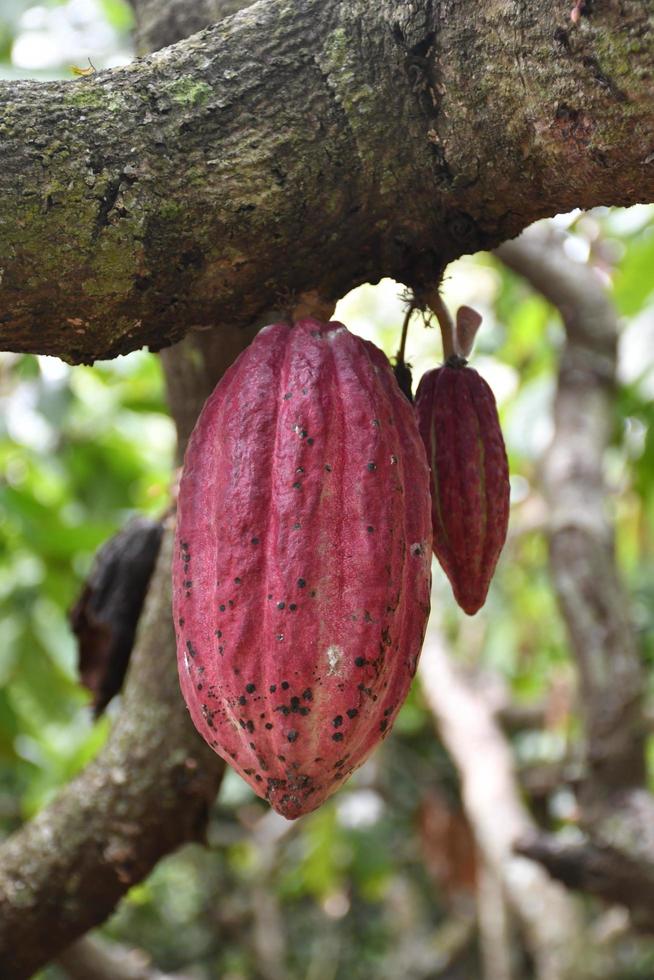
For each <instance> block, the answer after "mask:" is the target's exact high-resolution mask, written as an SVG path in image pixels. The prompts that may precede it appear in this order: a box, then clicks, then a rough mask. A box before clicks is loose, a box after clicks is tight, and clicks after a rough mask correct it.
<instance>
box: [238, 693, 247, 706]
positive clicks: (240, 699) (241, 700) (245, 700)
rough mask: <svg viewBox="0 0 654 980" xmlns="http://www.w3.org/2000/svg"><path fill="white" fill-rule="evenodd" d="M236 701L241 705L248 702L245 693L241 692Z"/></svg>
mask: <svg viewBox="0 0 654 980" xmlns="http://www.w3.org/2000/svg"><path fill="white" fill-rule="evenodd" d="M238 703H239V704H240V705H241V706H243V705H244V704H247V703H248V699H247V698H246V697H245V695H243V694H241V696H240V698H239V699H238Z"/></svg>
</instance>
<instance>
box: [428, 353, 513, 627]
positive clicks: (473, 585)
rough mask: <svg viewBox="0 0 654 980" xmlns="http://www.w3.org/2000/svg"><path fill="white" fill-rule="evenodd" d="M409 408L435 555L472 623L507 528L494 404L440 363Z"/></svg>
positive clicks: (461, 371) (469, 379)
mask: <svg viewBox="0 0 654 980" xmlns="http://www.w3.org/2000/svg"><path fill="white" fill-rule="evenodd" d="M463 363H465V362H463ZM415 409H416V415H417V418H418V428H419V430H420V435H421V436H422V440H423V443H424V445H425V449H426V450H427V459H428V462H429V464H430V469H431V491H432V526H433V532H434V554H435V555H436V557H437V558H438V560H439V562H440V563H441V565H442V566H443V569H444V571H445V573H446V574H447V577H448V578H449V580H450V583H451V585H452V590H453V592H454V597H455V599H456V601H457V602H458V604H459V605H460V606H461V608H462V609H463V610H464V612H466V613H468V615H470V616H472V615H473V614H474V613H476V612H477V610H478V609H480V608H481V607H482V606H483V604H484V602H485V601H486V595H487V594H488V587H489V585H490V581H491V578H492V577H493V572H494V571H495V566H496V564H497V560H498V558H499V556H500V552H501V550H502V546H503V545H504V541H505V539H506V532H507V527H508V522H509V466H508V462H507V458H506V449H505V448H504V439H503V437H502V430H501V428H500V421H499V418H498V415H497V407H496V405H495V398H494V396H493V392H492V391H491V389H490V387H489V386H488V384H487V383H486V382H485V381H484V379H483V378H482V377H481V375H479V374H477V372H476V371H475V370H474V369H473V368H471V367H465V366H456V367H450V366H448V365H447V364H445V365H443V366H442V367H439V368H435V369H434V370H432V371H428V372H427V373H426V374H425V375H423V377H422V379H421V381H420V384H419V385H418V391H417V393H416V406H415Z"/></svg>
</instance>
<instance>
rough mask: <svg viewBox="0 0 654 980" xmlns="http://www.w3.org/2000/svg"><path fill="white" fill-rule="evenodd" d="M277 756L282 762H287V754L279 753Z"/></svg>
mask: <svg viewBox="0 0 654 980" xmlns="http://www.w3.org/2000/svg"><path fill="white" fill-rule="evenodd" d="M277 758H278V759H279V761H280V762H286V756H285V755H278V756H277Z"/></svg>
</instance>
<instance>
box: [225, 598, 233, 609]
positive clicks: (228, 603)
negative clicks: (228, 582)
mask: <svg viewBox="0 0 654 980" xmlns="http://www.w3.org/2000/svg"><path fill="white" fill-rule="evenodd" d="M227 605H228V606H229V608H230V609H233V608H234V600H233V599H228V600H227Z"/></svg>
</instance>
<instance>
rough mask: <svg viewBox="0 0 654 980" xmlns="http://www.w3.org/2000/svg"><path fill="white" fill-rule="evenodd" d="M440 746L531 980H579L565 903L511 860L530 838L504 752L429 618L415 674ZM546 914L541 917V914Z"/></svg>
mask: <svg viewBox="0 0 654 980" xmlns="http://www.w3.org/2000/svg"><path fill="white" fill-rule="evenodd" d="M418 672H419V676H420V681H421V684H422V687H423V691H424V693H425V697H426V699H427V703H428V704H429V707H430V708H431V710H432V711H433V713H434V716H435V719H436V722H437V726H438V731H439V734H440V737H441V740H442V742H443V744H444V745H445V747H446V749H447V751H448V752H449V754H450V755H451V757H452V759H453V760H454V763H455V765H456V767H457V769H458V771H459V775H460V778H461V788H462V796H463V802H464V806H465V810H466V814H467V816H468V819H469V821H470V824H471V826H472V829H473V831H474V834H475V838H476V840H477V844H478V846H479V849H480V851H481V854H482V856H483V859H484V863H485V864H486V865H487V866H488V869H489V871H488V873H489V874H491V875H492V876H494V877H495V878H496V879H498V880H500V881H501V882H502V886H503V891H504V893H505V894H506V896H507V897H508V900H509V902H510V904H511V908H512V910H513V912H514V914H515V915H516V917H517V918H518V920H519V922H520V923H521V925H522V927H523V929H524V931H525V934H526V937H527V942H528V945H529V948H530V951H531V952H532V954H533V956H534V960H535V963H536V969H537V977H538V980H563V978H566V977H569V978H570V980H573V978H575V980H578V977H579V973H578V972H573V965H574V964H575V961H576V946H577V943H578V940H579V924H578V921H577V915H576V912H575V909H574V906H573V904H572V900H571V898H570V897H569V896H568V895H567V894H566V893H565V890H564V889H562V888H561V887H560V886H559V885H557V884H555V883H554V882H552V881H550V879H549V878H548V876H547V875H546V874H545V873H544V872H543V871H542V870H541V868H540V867H539V866H538V865H537V864H536V863H535V862H533V861H527V860H525V859H524V858H522V857H518V856H516V855H515V854H514V847H515V844H516V843H517V842H518V841H519V840H520V839H521V838H524V837H525V836H526V835H527V834H531V833H532V832H533V831H534V823H533V821H532V819H531V817H530V815H529V813H528V811H527V809H526V808H525V806H524V804H523V802H522V800H521V797H520V790H519V788H518V785H517V781H516V778H515V774H514V770H513V757H512V754H511V748H510V746H509V744H508V742H507V740H506V738H505V736H504V735H503V734H502V731H501V729H500V728H499V725H498V724H497V722H496V720H495V718H494V716H493V711H492V709H491V707H490V706H489V705H488V704H487V703H486V701H485V699H484V698H483V696H482V695H480V694H479V693H478V692H477V691H475V690H474V688H473V687H472V686H471V685H469V684H467V683H466V682H465V680H464V678H463V676H462V675H461V673H460V672H459V671H458V670H457V669H456V668H455V666H454V665H453V664H452V662H451V659H450V657H449V655H448V653H447V651H446V649H445V645H444V639H443V637H442V635H441V634H440V632H439V629H438V626H437V624H436V623H435V617H434V614H433V612H432V617H431V620H430V625H429V627H428V630H427V638H426V640H425V648H424V650H423V654H422V657H421V659H420V666H419V668H418ZM544 908H546V909H547V915H543V909H544Z"/></svg>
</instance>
